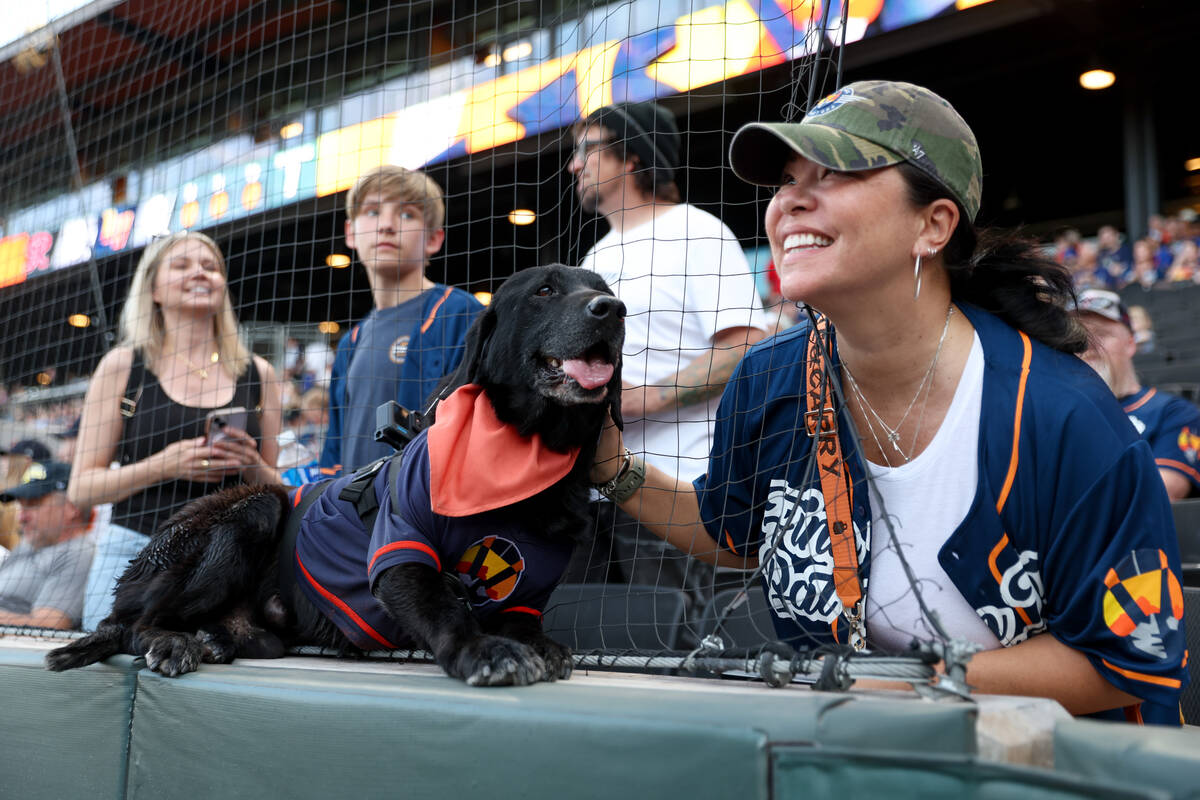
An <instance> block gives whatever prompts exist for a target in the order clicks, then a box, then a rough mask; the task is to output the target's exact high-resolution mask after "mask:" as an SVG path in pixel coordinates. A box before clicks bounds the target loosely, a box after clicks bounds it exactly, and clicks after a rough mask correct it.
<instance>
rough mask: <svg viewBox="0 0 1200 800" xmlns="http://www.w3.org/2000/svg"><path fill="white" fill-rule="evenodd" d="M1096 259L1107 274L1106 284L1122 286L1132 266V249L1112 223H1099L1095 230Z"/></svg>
mask: <svg viewBox="0 0 1200 800" xmlns="http://www.w3.org/2000/svg"><path fill="white" fill-rule="evenodd" d="M1096 245H1097V252H1096V256H1097V261H1098V264H1099V268H1100V270H1101V271H1102V272H1103V273H1104V274H1105V275H1107V276H1108V277H1107V278H1106V279H1105V283H1106V284H1107V285H1108V286H1123V285H1124V284H1125V281H1126V275H1128V274H1129V270H1130V268H1131V267H1132V266H1133V250H1132V248H1130V246H1129V245H1128V244H1126V243H1125V242H1123V241H1122V240H1121V234H1120V232H1119V231H1118V230H1117V229H1116V228H1114V227H1113V226H1112V225H1101V226H1100V230H1099V231H1097V232H1096Z"/></svg>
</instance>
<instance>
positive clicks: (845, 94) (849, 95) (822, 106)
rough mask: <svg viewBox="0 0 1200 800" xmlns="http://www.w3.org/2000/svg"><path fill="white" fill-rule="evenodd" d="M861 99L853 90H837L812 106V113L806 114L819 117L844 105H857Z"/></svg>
mask: <svg viewBox="0 0 1200 800" xmlns="http://www.w3.org/2000/svg"><path fill="white" fill-rule="evenodd" d="M862 99H863V98H861V97H859V96H858V95H856V94H855V93H854V90H853V89H839V90H837V91H836V92H834V93H833V94H831V95H826V96H825V97H824V98H822V99H821V101H820V102H819V103H817V104H816V105H815V106H813V108H812V111H809V112H808V116H810V117H819V116H821V115H822V114H828V113H829V112H830V111H835V110H837V109H839V108H841V107H842V106H844V105H846V103H857V102H859V101H861V100H862Z"/></svg>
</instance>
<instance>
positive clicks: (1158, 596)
mask: <svg viewBox="0 0 1200 800" xmlns="http://www.w3.org/2000/svg"><path fill="white" fill-rule="evenodd" d="M1104 585H1105V586H1106V587H1108V588H1107V590H1106V591H1105V592H1104V601H1103V611H1104V624H1105V625H1107V626H1108V629H1109V630H1111V631H1112V632H1113V633H1115V634H1116V635H1117V636H1120V637H1121V638H1128V640H1129V643H1130V644H1131V645H1133V646H1134V647H1136V648H1137V649H1138V650H1141V651H1142V652H1143V653H1148V654H1149V655H1152V656H1155V657H1156V658H1166V657H1167V652H1166V650H1165V648H1164V647H1163V644H1162V640H1163V635H1164V634H1165V633H1167V632H1169V631H1175V630H1178V629H1179V620H1181V619H1183V589H1181V588H1180V586H1179V579H1178V578H1176V577H1175V573H1173V572H1171V570H1170V568H1168V567H1167V554H1166V553H1164V552H1163V551H1162V550H1150V549H1145V550H1135V551H1133V552H1132V553H1130V554H1129V555H1128V556H1126V557H1125V558H1124V559H1123V560H1122V561H1121V563H1120V564H1118V565H1117V566H1116V568H1115V569H1110V570H1109V571H1108V574H1107V575H1105V576H1104Z"/></svg>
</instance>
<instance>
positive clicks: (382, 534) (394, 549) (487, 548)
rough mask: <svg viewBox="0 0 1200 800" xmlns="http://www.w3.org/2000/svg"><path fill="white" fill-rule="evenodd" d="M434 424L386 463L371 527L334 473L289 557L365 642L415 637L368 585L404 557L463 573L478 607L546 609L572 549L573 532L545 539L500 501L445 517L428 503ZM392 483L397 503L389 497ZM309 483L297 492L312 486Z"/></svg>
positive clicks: (331, 613)
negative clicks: (479, 510) (486, 508)
mask: <svg viewBox="0 0 1200 800" xmlns="http://www.w3.org/2000/svg"><path fill="white" fill-rule="evenodd" d="M427 434H428V431H422V432H421V433H420V434H418V435H417V437H416V438H414V439H413V441H412V442H411V443H410V444H409V445H408V446H407V447H406V448H405V449H404V452H403V454H402V455H401V456H400V457H399V458H394V459H392V460H391V461H389V462H388V463H386V464H385V465H384V466H383V468H382V469H380V471H379V472H378V474H377V475H376V477H375V481H374V485H373V487H372V489H373V490H374V492H375V497H376V499H377V500H378V502H379V516H378V517H377V519H376V522H375V528H374V530H367V529H366V526H365V525H364V523H363V521H362V520H361V519H360V518H359V515H358V513H357V511H356V510H355V507H354V504H353V503H351V502H348V501H346V500H341V499H339V497H338V495H339V494H340V493H341V491H342V489H343V488H344V487H345V486H346V485H348V484H349V483H350V482H351V481H352V480H353V479H354V476H353V475H345V476H342V477H340V478H337V479H336V480H334V481H333V482H332V483H331V484H330V485H329V486H328V487H326V489H325V491H324V492H323V493H322V494H321V496H320V497H319V498H317V500H316V501H315V502H314V503H313V504H312V506H310V507H309V509H308V510H307V511H306V512H305V514H304V519H303V520H302V521H301V523H300V531H299V533H298V534H297V537H296V553H295V559H294V563H293V567H294V569H295V577H296V580H297V582H298V583H299V584H300V586H301V587H303V590H304V592H305V594H306V595H307V597H308V599H309V600H310V601H311V602H312V603H313V604H314V605H315V606H316V607H317V608H318V609H320V610H321V612H322V613H324V614H325V616H327V617H328V618H329V619H330V620H332V621H333V622H334V623H335V624H336V625H337V626H338V628H339V629H341V631H342V633H344V634H345V635H346V637H347V638H349V639H350V641H351V642H352V643H353V644H354V645H355V646H356V647H359V648H361V649H363V650H380V649H387V650H396V649H403V648H406V647H411V646H414V644H416V643H415V642H413V641H412V640H411V639H409V638H408V636H407V635H406V634H405V632H404V631H403V630H402V629H401V628H400V626H399V625H398V624H397V623H396V621H395V620H393V619H392V618H391V617H389V616H388V615H387V613H386V612H385V611H384V610H383V607H382V606H381V605H380V604H379V602H378V601H377V600H376V599H375V597H374V596H373V595H372V594H371V588H372V587H373V586H374V585H375V582H376V581H377V580H379V576H380V575H381V574H383V571H384V570H386V569H388V568H389V567H395V566H398V565H400V564H410V563H418V564H425V565H427V566H429V567H431V568H432V569H435V570H438V571H440V572H450V573H455V574H457V576H458V578H459V580H460V581H461V582H462V585H463V587H464V588H465V589H466V594H467V597H468V598H469V600H470V603H471V606H472V608H473V610H474V612H475V616H476V617H477V618H478V619H480V620H483V619H486V618H488V617H489V616H491V615H492V614H497V613H527V614H535V615H538V616H540V615H541V612H542V610H543V609H544V607H545V604H546V601H547V600H548V599H549V597H550V593H551V592H552V591H553V590H554V587H555V585H556V584H557V583H558V580H559V578H560V577H561V576H562V573H563V570H565V569H566V566H567V561H568V559H569V558H570V555H571V549H572V546H573V543H572V542H571V541H569V540H568V541H562V540H548V539H546V538H544V537H541V536H539V535H538V534H537V533H536V532H534V531H531V530H530V529H529V528H528V527H527V526H525V525H521V524H519V521H518V520H517V519H515V518H514V515H512V514H509V513H505V512H504V511H503V510H494V511H485V512H482V513H479V514H473V515H470V516H463V517H449V516H443V515H441V514H437V513H435V512H434V511H433V510H432V507H431V501H430V496H431V494H430V458H429V449H428V436H427ZM392 482H395V484H396V489H397V497H398V499H399V503H398V505H395V506H394V505H393V503H392V492H391V490H390V485H391V483H392ZM313 489H314V487H313V486H307V487H301V489H297V490H296V491H295V492H293V500H294V501H295V500H296V498H295V494H296V493H298V492H304V491H313Z"/></svg>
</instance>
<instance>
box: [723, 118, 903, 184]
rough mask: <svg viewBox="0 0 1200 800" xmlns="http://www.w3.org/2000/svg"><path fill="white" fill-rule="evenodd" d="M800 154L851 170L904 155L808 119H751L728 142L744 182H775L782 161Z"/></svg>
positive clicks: (731, 160) (876, 165)
mask: <svg viewBox="0 0 1200 800" xmlns="http://www.w3.org/2000/svg"><path fill="white" fill-rule="evenodd" d="M797 154H799V155H802V156H804V157H805V158H807V159H808V160H809V161H813V162H816V163H817V164H820V165H821V166H823V167H827V168H828V169H836V170H839V171H841V172H855V171H858V170H864V169H878V168H880V167H888V166H891V165H893V164H899V163H900V162H902V161H904V160H905V159H904V158H903V157H902V156H900V155H898V154H897V153H894V152H892V151H891V150H889V149H887V148H886V147H880V146H879V145H877V144H875V143H874V142H870V141H867V140H866V139H864V138H862V137H861V136H855V135H854V134H852V133H847V132H846V131H842V130H838V129H837V128H831V127H828V126H826V125H816V124H813V123H811V122H751V123H749V124H748V125H743V126H742V127H741V128H740V129H739V130H738V132H737V133H736V134H734V136H733V141H732V142H731V143H730V145H729V165H730V167H731V168H732V169H733V173H734V174H735V175H737V176H738V177H739V178H741V179H742V180H744V181H745V182H746V183H752V184H755V185H757V186H778V185H779V183H780V177H781V176H782V175H783V168H784V165H786V164H787V162H788V161H790V160H791V158H792V157H793V156H795V155H797Z"/></svg>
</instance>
